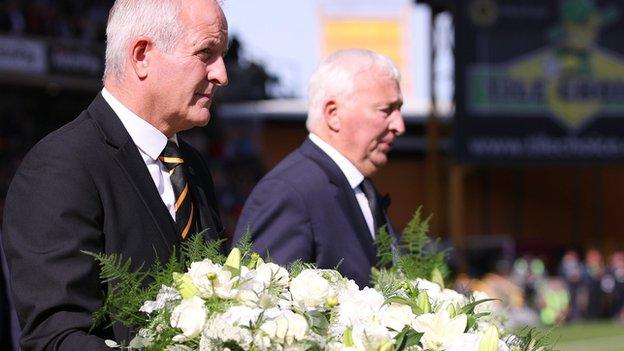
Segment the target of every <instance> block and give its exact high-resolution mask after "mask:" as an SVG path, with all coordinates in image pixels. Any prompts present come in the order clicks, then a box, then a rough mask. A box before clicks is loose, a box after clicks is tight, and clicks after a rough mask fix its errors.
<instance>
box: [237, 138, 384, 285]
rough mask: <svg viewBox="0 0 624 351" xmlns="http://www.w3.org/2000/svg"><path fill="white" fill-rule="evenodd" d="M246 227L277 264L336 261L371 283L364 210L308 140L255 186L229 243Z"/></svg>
mask: <svg viewBox="0 0 624 351" xmlns="http://www.w3.org/2000/svg"><path fill="white" fill-rule="evenodd" d="M384 214H385V210H384ZM388 223H389V222H388ZM247 228H249V230H250V231H251V234H252V242H253V248H254V250H255V251H257V252H258V253H260V254H261V255H264V256H267V255H268V256H270V258H271V259H272V260H273V262H275V263H278V264H288V263H291V262H293V261H295V260H297V259H301V260H302V261H304V262H312V263H315V264H316V265H317V267H318V268H336V267H337V266H338V271H340V272H341V273H342V274H343V275H344V276H345V277H348V278H350V279H353V280H355V282H356V283H357V284H358V285H359V286H360V287H364V286H369V285H370V273H371V267H372V266H374V265H375V264H376V263H377V249H376V246H375V243H374V241H373V238H372V237H371V234H370V232H369V230H368V227H367V226H366V220H365V219H364V215H363V214H362V210H361V209H360V206H359V205H358V202H357V200H356V198H355V194H354V193H353V189H352V188H351V186H350V185H349V182H348V181H347V178H346V177H345V175H344V174H343V173H342V171H341V170H340V168H339V167H338V165H336V163H335V162H334V161H333V160H332V159H331V158H330V157H329V156H328V155H327V154H325V152H323V151H322V150H321V149H320V148H319V147H318V146H316V145H315V144H314V143H313V142H312V141H310V139H306V140H305V141H304V142H303V144H302V145H301V147H299V148H298V149H297V150H295V151H294V152H292V153H291V154H290V155H288V156H287V157H286V158H285V159H284V160H282V161H281V162H280V163H279V164H278V165H277V166H276V167H275V168H274V169H273V170H272V171H270V172H269V173H268V174H267V175H266V176H265V177H264V178H262V180H260V182H259V183H258V184H257V185H256V187H255V188H254V190H253V191H252V193H251V195H250V196H249V198H248V199H247V202H246V203H245V206H244V208H243V211H242V213H241V216H240V218H239V220H238V224H237V227H236V231H235V235H234V240H233V242H238V241H240V239H241V238H242V235H243V234H244V233H245V231H246V229H247Z"/></svg>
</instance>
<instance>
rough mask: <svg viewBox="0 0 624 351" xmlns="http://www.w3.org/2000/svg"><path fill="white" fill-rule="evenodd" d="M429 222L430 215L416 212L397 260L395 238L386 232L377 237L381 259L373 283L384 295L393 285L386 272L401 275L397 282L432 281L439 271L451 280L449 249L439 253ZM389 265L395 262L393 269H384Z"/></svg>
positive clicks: (398, 249)
mask: <svg viewBox="0 0 624 351" xmlns="http://www.w3.org/2000/svg"><path fill="white" fill-rule="evenodd" d="M430 219H431V216H429V217H428V218H426V219H423V218H422V215H421V208H418V210H416V212H415V213H414V216H413V217H412V219H411V220H410V221H409V223H408V224H407V226H406V227H405V229H404V230H403V233H402V235H401V237H400V238H399V243H398V248H397V250H396V251H398V252H397V256H398V257H394V255H395V254H394V253H393V249H392V238H391V236H390V234H388V231H387V229H386V228H382V230H380V232H379V235H378V236H377V256H378V257H379V259H380V260H379V264H378V266H377V269H376V270H374V271H373V280H374V281H375V282H376V283H377V285H378V286H379V287H380V290H381V291H382V292H383V291H384V290H389V289H390V287H391V286H392V284H393V282H392V278H390V277H388V276H384V275H383V274H381V272H383V271H384V270H387V271H390V272H391V273H395V274H399V277H397V278H395V280H396V281H398V280H401V279H402V280H405V279H407V280H413V279H416V278H423V279H427V280H431V279H432V274H433V272H434V270H436V269H437V270H438V271H439V273H440V274H441V276H442V277H443V278H444V279H445V278H447V277H448V275H449V268H448V266H447V264H446V257H447V250H438V248H437V246H438V241H437V240H436V241H435V242H434V241H432V240H431V239H430V238H429V236H428V235H427V233H428V231H429V220H430ZM389 263H394V265H393V266H392V268H385V267H387V266H388V265H389Z"/></svg>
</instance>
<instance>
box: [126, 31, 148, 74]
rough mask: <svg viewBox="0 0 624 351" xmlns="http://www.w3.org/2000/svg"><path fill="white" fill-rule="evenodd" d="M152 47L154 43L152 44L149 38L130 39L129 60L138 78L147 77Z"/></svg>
mask: <svg viewBox="0 0 624 351" xmlns="http://www.w3.org/2000/svg"><path fill="white" fill-rule="evenodd" d="M153 49H154V44H152V42H151V40H150V39H149V38H146V37H139V38H137V39H135V40H133V41H132V45H131V47H130V50H131V53H130V54H131V56H130V61H131V64H132V68H133V69H134V73H135V74H136V75H137V77H138V78H139V79H145V77H147V72H148V69H149V66H150V62H151V58H152V50H153Z"/></svg>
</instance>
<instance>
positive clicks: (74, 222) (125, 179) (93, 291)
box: [2, 95, 222, 351]
mask: <svg viewBox="0 0 624 351" xmlns="http://www.w3.org/2000/svg"><path fill="white" fill-rule="evenodd" d="M180 148H181V152H182V154H183V156H184V158H185V160H186V162H187V165H188V167H189V169H188V172H187V174H188V175H189V179H188V183H189V184H190V185H191V189H192V196H193V200H194V201H195V203H196V206H197V207H198V208H199V212H200V219H199V220H200V224H199V225H198V226H199V227H202V228H207V229H208V231H207V232H206V237H207V239H211V238H216V237H218V236H219V235H220V233H221V231H222V226H221V223H220V220H219V217H218V210H217V206H216V201H215V196H214V193H213V184H212V178H211V176H210V173H209V172H208V170H207V168H206V166H205V164H204V162H203V160H202V159H201V157H200V156H199V154H198V153H197V152H196V151H195V150H194V149H192V148H191V147H189V146H188V145H187V144H185V143H184V142H182V141H180ZM2 239H3V243H4V249H5V251H6V252H5V253H6V257H7V259H8V263H9V268H10V274H11V278H10V282H11V289H12V294H13V297H14V301H15V307H16V310H17V313H18V316H19V320H20V325H21V327H22V336H21V340H20V344H21V347H22V350H24V351H27V350H37V351H38V350H103V349H108V348H106V346H105V345H104V343H103V339H106V338H113V339H115V340H117V341H120V340H126V341H129V339H128V337H129V331H128V330H127V329H125V328H124V327H122V326H115V327H114V328H113V329H112V330H111V329H95V330H94V331H93V332H92V333H91V334H88V333H87V331H88V330H89V328H90V326H91V323H92V318H91V314H92V313H93V312H94V311H96V310H97V309H98V308H99V307H100V305H101V303H102V297H103V294H104V291H105V289H106V287H105V286H102V285H101V284H100V280H99V278H98V275H99V266H98V264H97V263H96V261H95V260H94V259H93V257H91V256H88V255H86V254H83V253H81V251H90V252H103V253H107V254H110V253H119V254H121V255H122V256H123V257H125V258H131V259H132V264H133V268H134V269H137V268H139V266H141V264H144V265H145V266H146V267H149V266H150V265H151V264H152V263H153V262H154V261H155V260H156V259H157V258H158V259H160V260H161V261H162V262H165V261H167V260H168V259H169V257H170V254H171V250H172V247H173V246H179V236H178V234H176V231H175V226H174V221H173V219H172V218H171V215H170V214H169V212H168V210H167V208H166V206H165V205H164V203H163V201H162V199H161V198H160V196H159V194H158V192H157V190H156V187H155V185H154V182H153V180H152V179H151V177H150V175H149V172H148V170H147V167H146V166H145V163H144V162H143V160H142V158H141V156H140V154H139V151H138V149H137V147H136V145H135V144H134V142H133V141H132V139H131V138H130V135H129V134H128V133H127V131H126V130H125V128H124V126H123V124H122V123H121V121H120V120H119V119H118V118H117V116H116V115H115V113H114V112H113V110H112V109H111V108H110V106H109V105H108V104H107V103H106V101H105V100H104V99H103V98H102V96H101V95H98V96H97V97H96V98H95V100H94V101H93V103H92V104H91V105H90V106H89V107H88V109H87V110H86V111H83V113H81V114H80V116H78V118H76V119H75V120H74V121H72V122H70V123H68V124H67V125H65V126H64V127H62V128H61V129H59V130H57V131H55V132H53V133H51V134H50V135H48V136H47V137H46V138H44V139H43V140H41V141H40V142H39V143H38V144H37V145H36V146H35V147H34V148H33V149H32V150H31V151H30V152H29V154H28V155H27V156H26V157H25V159H24V161H23V163H22V165H21V166H20V168H19V169H18V171H17V173H16V175H15V177H14V178H13V181H12V183H11V186H10V188H9V191H8V195H7V198H6V207H5V215H4V230H3V238H2Z"/></svg>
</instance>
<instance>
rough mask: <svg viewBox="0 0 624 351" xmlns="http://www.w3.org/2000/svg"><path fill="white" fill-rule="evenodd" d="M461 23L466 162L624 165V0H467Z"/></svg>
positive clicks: (458, 129) (460, 107)
mask: <svg viewBox="0 0 624 351" xmlns="http://www.w3.org/2000/svg"><path fill="white" fill-rule="evenodd" d="M455 17H456V27H455V37H456V101H457V112H456V118H455V122H456V123H455V128H454V130H455V146H456V151H457V154H456V156H457V158H458V160H459V161H463V162H467V163H504V164H509V163H545V162H562V163H574V162H583V163H587V162H621V161H624V1H616V0H611V1H598V0H560V1H533V0H522V1H518V0H508V1H504V0H500V1H496V0H467V1H462V2H461V4H460V5H458V8H457V13H456V16H455Z"/></svg>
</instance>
